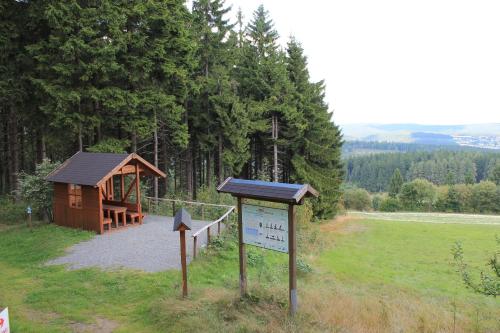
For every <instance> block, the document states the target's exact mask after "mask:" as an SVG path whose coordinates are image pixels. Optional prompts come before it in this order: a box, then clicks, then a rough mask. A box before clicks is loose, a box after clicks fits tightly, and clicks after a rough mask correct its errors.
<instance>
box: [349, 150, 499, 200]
mask: <svg viewBox="0 0 500 333" xmlns="http://www.w3.org/2000/svg"><path fill="white" fill-rule="evenodd" d="M403 145H404V144H403ZM417 146H420V145H417ZM410 147H411V146H410ZM372 148H373V147H372ZM397 148H398V145H395V146H394V149H397ZM499 167H500V152H495V151H492V150H470V149H464V150H457V149H454V150H448V148H446V150H443V149H441V150H432V149H431V150H430V151H413V150H410V151H408V152H393V153H379V154H374V153H371V154H363V155H356V154H354V155H352V154H351V155H350V156H348V157H346V158H345V180H346V182H347V183H349V184H353V185H356V186H359V187H362V188H364V189H367V190H368V191H370V192H384V191H388V189H389V184H390V180H391V177H392V176H393V173H394V172H395V170H396V169H399V171H400V172H401V176H402V178H403V180H404V181H412V180H415V179H426V180H428V181H429V182H431V183H433V184H435V185H454V184H474V183H479V182H481V181H484V180H488V179H490V178H492V177H493V173H494V170H495V169H497V168H499Z"/></svg>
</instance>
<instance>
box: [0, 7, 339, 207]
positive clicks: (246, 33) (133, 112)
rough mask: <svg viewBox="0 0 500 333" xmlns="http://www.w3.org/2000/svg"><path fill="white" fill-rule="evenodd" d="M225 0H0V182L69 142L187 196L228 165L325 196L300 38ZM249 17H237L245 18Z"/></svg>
mask: <svg viewBox="0 0 500 333" xmlns="http://www.w3.org/2000/svg"><path fill="white" fill-rule="evenodd" d="M230 10H231V8H230V7H228V6H227V5H226V4H225V3H224V1H223V0H198V1H193V3H192V8H187V7H186V5H185V2H184V1H181V0H151V1H138V0H132V1H120V0H118V1H117V0H104V1H89V0H71V1H47V0H42V1H30V0H26V1H2V2H0V133H1V135H0V194H6V193H13V194H15V193H16V189H17V186H18V175H19V173H20V172H28V173H30V172H33V171H34V170H35V167H36V165H37V164H38V163H41V162H42V161H43V160H44V159H50V160H52V161H59V162H60V161H63V160H65V159H66V158H68V157H70V156H72V155H73V154H74V153H75V152H77V151H79V150H80V151H93V152H137V153H138V154H140V155H141V156H143V157H144V158H146V159H148V160H149V161H151V162H152V163H153V164H155V165H157V166H158V167H159V168H160V169H162V170H164V171H165V172H166V174H167V175H168V177H167V179H166V180H162V181H161V182H160V183H157V182H153V184H150V185H151V188H152V190H151V192H150V193H149V194H150V195H158V196H165V195H175V196H180V195H184V196H186V197H188V198H194V199H195V198H196V195H197V191H198V190H199V189H200V188H202V187H213V186H214V185H215V184H216V183H219V182H221V181H222V180H223V179H224V178H225V177H227V176H237V177H243V178H247V179H264V180H272V181H281V182H298V183H310V184H311V185H312V186H314V187H315V188H316V189H317V190H318V191H319V192H320V193H321V196H320V199H318V200H316V201H315V202H314V210H315V213H316V214H317V215H318V216H323V217H326V216H331V215H332V214H334V211H335V209H336V206H337V205H336V202H337V200H338V198H339V187H340V183H341V182H342V180H343V177H344V176H343V167H342V164H341V160H340V149H341V144H342V139H341V134H340V132H339V129H338V128H337V126H336V125H335V124H334V123H333V122H332V119H331V117H332V114H331V113H330V112H329V110H328V105H327V104H326V103H325V99H324V91H325V86H324V83H323V82H321V81H320V82H313V81H312V80H311V78H310V76H309V72H308V68H307V59H306V56H305V55H304V50H303V49H302V47H301V44H300V42H299V41H297V40H296V39H295V38H293V37H291V38H290V39H289V40H288V42H287V43H286V46H282V45H281V44H280V43H279V34H278V32H277V31H276V30H275V29H274V27H273V21H272V19H271V17H270V15H269V13H268V12H267V11H266V10H265V8H264V7H263V6H260V7H258V8H257V9H256V10H255V12H254V14H253V17H251V18H249V19H248V20H246V19H245V18H244V17H243V16H242V14H241V12H239V13H238V15H237V19H235V20H234V22H233V21H232V20H231V19H230ZM247 22H248V23H247Z"/></svg>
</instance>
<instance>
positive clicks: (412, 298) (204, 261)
mask: <svg viewBox="0 0 500 333" xmlns="http://www.w3.org/2000/svg"><path fill="white" fill-rule="evenodd" d="M1 230H2V231H1V232H2V238H1V239H2V241H1V242H0V253H1V255H0V272H1V274H0V286H1V292H0V305H2V306H8V307H9V311H10V314H11V325H12V328H13V332H14V333H24V332H37V333H38V332H51V333H52V332H118V333H120V332H199V331H203V332H498V331H500V322H499V318H500V300H498V299H495V298H493V297H487V296H482V295H478V294H475V293H473V292H472V291H470V290H468V289H467V288H465V286H464V284H463V282H462V281H461V279H460V276H459V274H458V273H457V272H456V269H455V267H454V264H453V257H452V254H451V248H452V246H453V244H454V242H455V241H461V242H462V244H463V248H464V252H465V255H464V256H465V260H466V261H467V263H468V264H469V268H470V269H471V272H472V274H473V276H474V278H477V277H479V274H480V271H482V270H483V271H486V270H487V267H486V263H487V260H488V259H489V258H490V257H491V255H492V254H493V253H494V251H495V249H496V243H495V234H499V235H500V226H497V225H467V224H435V223H414V222H405V221H387V220H380V219H371V218H369V217H359V216H357V217H356V216H344V217H339V218H337V219H336V220H334V221H329V222H322V223H314V224H310V225H301V226H300V228H299V272H298V273H299V280H298V290H299V313H298V315H297V316H296V317H294V318H290V317H289V316H288V315H287V306H288V295H287V288H288V280H287V276H288V274H287V272H288V271H287V269H288V264H287V259H288V258H287V256H286V255H284V254H280V253H277V252H271V251H264V250H261V249H257V248H253V247H250V246H248V252H249V255H248V266H249V277H248V280H249V291H250V295H249V296H248V297H246V298H244V299H240V298H239V291H238V253H237V251H238V250H237V246H236V245H237V244H236V241H235V236H234V232H231V231H228V232H227V233H226V235H225V236H224V237H223V238H221V239H217V240H215V241H214V242H213V243H212V245H211V246H210V247H209V248H208V249H207V250H205V251H204V253H203V254H202V255H201V256H200V257H199V258H197V259H196V260H195V261H193V262H192V263H191V265H190V266H189V288H190V295H189V297H188V298H187V299H181V298H180V297H179V295H180V273H179V272H177V271H167V272H161V273H154V274H150V273H143V272H138V271H131V270H116V271H102V270H99V269H81V270H73V271H71V270H67V269H66V268H65V267H63V266H46V265H44V263H45V262H46V261H47V260H48V259H49V258H54V257H56V256H58V255H61V254H62V253H64V251H65V249H66V248H68V247H69V246H70V245H72V244H75V243H78V242H80V241H84V240H87V239H89V238H91V237H93V235H92V234H90V233H88V232H83V231H77V230H71V229H66V228H61V227H57V226H54V225H40V226H37V227H36V228H35V229H34V230H33V231H32V232H31V231H29V230H28V229H27V228H25V227H4V228H2V229H1Z"/></svg>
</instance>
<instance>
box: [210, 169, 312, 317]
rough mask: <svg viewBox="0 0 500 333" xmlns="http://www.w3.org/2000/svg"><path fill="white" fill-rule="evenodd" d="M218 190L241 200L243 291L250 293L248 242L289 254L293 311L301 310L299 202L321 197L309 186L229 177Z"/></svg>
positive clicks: (240, 245)
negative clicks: (273, 205)
mask: <svg viewBox="0 0 500 333" xmlns="http://www.w3.org/2000/svg"><path fill="white" fill-rule="evenodd" d="M217 191H219V192H222V193H230V194H232V195H233V196H235V197H236V198H237V200H238V240H239V261H240V294H241V296H242V297H243V296H245V295H246V294H247V277H246V251H245V244H250V245H254V246H258V247H262V248H265V249H269V250H274V251H279V252H283V253H288V270H289V272H288V280H289V291H288V300H289V304H290V307H289V311H290V315H291V316H293V315H295V313H296V312H297V307H298V301H297V235H296V205H301V204H302V203H303V199H304V197H306V196H314V197H317V196H318V192H317V191H316V190H315V189H313V188H312V187H311V186H309V185H298V184H285V183H272V182H263V181H254V180H244V179H234V178H231V177H230V178H227V179H226V180H225V181H224V182H223V183H222V184H221V185H220V186H219V187H218V188H217ZM244 198H248V199H255V200H263V201H271V202H278V203H284V204H287V205H288V209H279V208H270V207H264V206H257V205H249V204H246V203H245V204H244V203H243V202H242V200H243V199H244Z"/></svg>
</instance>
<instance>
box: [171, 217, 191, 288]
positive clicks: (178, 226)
mask: <svg viewBox="0 0 500 333" xmlns="http://www.w3.org/2000/svg"><path fill="white" fill-rule="evenodd" d="M186 230H191V215H189V213H188V212H187V211H186V210H185V209H184V208H181V209H180V210H178V211H177V213H176V214H175V217H174V231H179V237H180V247H181V266H182V297H187V294H188V289H187V264H186Z"/></svg>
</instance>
